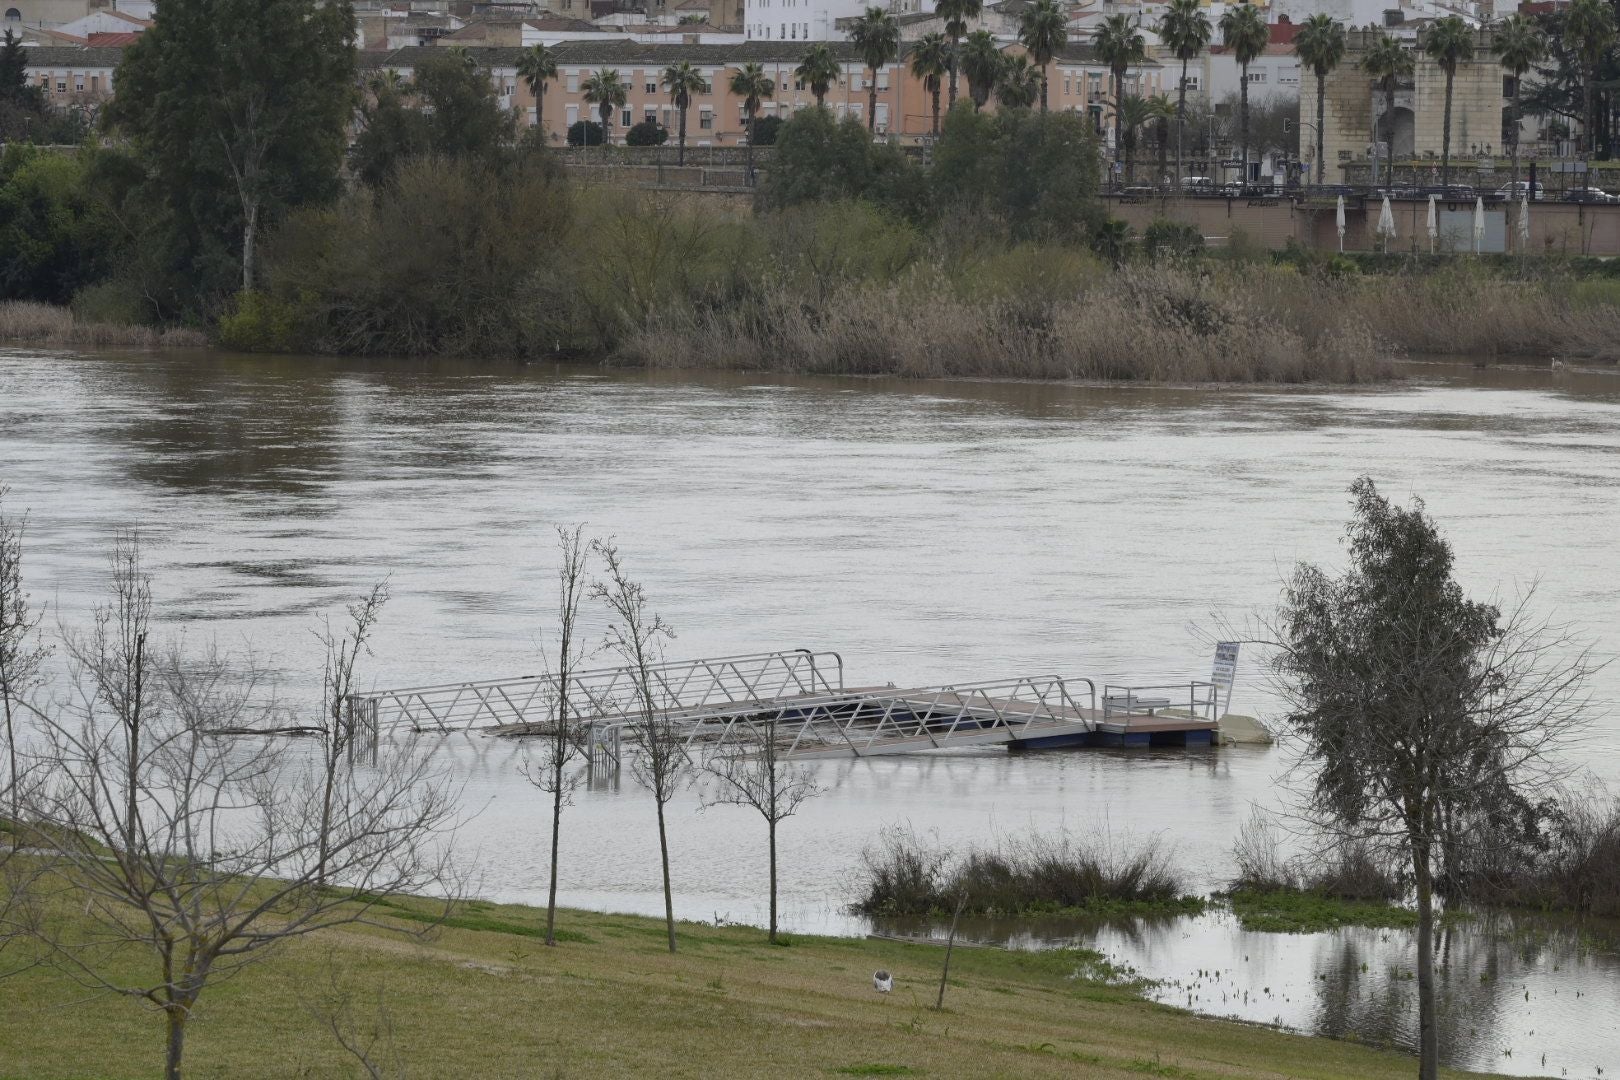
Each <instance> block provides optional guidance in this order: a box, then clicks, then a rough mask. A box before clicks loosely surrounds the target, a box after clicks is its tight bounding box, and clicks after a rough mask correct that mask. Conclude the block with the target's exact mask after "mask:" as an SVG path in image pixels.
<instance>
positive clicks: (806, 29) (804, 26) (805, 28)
mask: <svg viewBox="0 0 1620 1080" xmlns="http://www.w3.org/2000/svg"><path fill="white" fill-rule="evenodd" d="M799 33H800V34H801V35H803V37H804V40H806V41H809V40H810V24H809V23H800V24H799Z"/></svg>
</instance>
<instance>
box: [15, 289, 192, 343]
mask: <svg viewBox="0 0 1620 1080" xmlns="http://www.w3.org/2000/svg"><path fill="white" fill-rule="evenodd" d="M0 341H5V342H11V343H14V344H19V345H43V346H48V347H53V348H131V349H168V348H184V347H196V346H201V345H207V344H208V338H207V337H206V336H205V335H204V334H202V333H200V332H198V331H196V330H191V329H186V328H171V329H167V330H158V329H154V328H152V327H150V326H136V325H133V324H119V323H102V322H80V321H78V320H77V319H75V318H74V317H73V312H72V311H70V310H68V309H67V308H65V307H55V306H52V305H50V304H37V303H33V302H30V301H26V300H5V301H0Z"/></svg>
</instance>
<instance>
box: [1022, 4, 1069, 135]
mask: <svg viewBox="0 0 1620 1080" xmlns="http://www.w3.org/2000/svg"><path fill="white" fill-rule="evenodd" d="M1068 21H1069V20H1068V17H1067V16H1065V15H1064V13H1063V9H1062V8H1060V7H1058V6H1057V0H1035V2H1034V3H1033V4H1031V5H1029V7H1027V8H1025V9H1024V13H1023V14H1022V15H1020V16H1019V17H1018V40H1019V41H1021V42H1023V43H1024V48H1026V49H1028V50H1029V57H1030V59H1031V60H1033V61H1034V62H1035V66H1036V67H1038V68H1040V69H1041V112H1045V111H1046V84H1047V81H1048V80H1047V78H1046V69H1047V66H1048V65H1049V64H1051V63H1052V58H1053V57H1054V56H1056V55H1057V54H1058V53H1060V52H1062V51H1063V46H1065V45H1067V44H1068V43H1069V28H1068Z"/></svg>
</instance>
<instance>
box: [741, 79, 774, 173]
mask: <svg viewBox="0 0 1620 1080" xmlns="http://www.w3.org/2000/svg"><path fill="white" fill-rule="evenodd" d="M731 92H732V94H733V95H735V96H737V97H740V98H742V99H743V115H744V116H746V117H747V118H748V182H749V183H750V184H752V183H753V182H754V119H755V118H756V117H757V116H758V115H759V104H760V102H761V101H763V100H764V99H765V98H768V97H770V96H771V95H772V94H774V93H775V92H776V79H775V78H774V77H773V76H770V75H767V74H766V73H765V69H764V68H763V67H761V66H760V65H759V64H753V63H749V64H744V65H743V66H742V67H740V68H738V69H737V70H736V71H734V72H732V73H731Z"/></svg>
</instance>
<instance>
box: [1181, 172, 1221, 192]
mask: <svg viewBox="0 0 1620 1080" xmlns="http://www.w3.org/2000/svg"><path fill="white" fill-rule="evenodd" d="M1181 190H1182V191H1185V192H1186V193H1187V194H1189V195H1213V194H1214V193H1215V181H1213V180H1211V179H1210V178H1209V177H1207V176H1189V177H1186V178H1185V179H1183V180H1182V181H1181Z"/></svg>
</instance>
